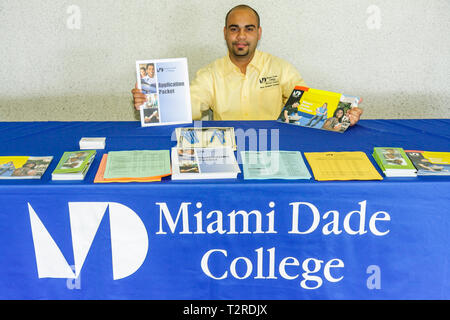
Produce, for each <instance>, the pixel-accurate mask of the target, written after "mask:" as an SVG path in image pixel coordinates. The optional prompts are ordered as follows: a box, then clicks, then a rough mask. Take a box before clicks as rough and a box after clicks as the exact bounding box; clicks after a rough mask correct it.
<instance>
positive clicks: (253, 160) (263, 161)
mask: <svg viewBox="0 0 450 320" xmlns="http://www.w3.org/2000/svg"><path fill="white" fill-rule="evenodd" d="M241 157H242V166H243V169H244V179H311V174H310V173H309V171H308V168H307V167H306V165H305V162H304V161H303V157H302V154H301V153H300V152H299V151H241Z"/></svg>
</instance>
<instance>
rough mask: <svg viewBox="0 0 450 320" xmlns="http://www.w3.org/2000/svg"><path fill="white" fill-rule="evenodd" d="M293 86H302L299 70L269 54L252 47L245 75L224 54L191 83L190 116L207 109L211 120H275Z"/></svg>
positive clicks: (198, 116) (200, 114)
mask: <svg viewBox="0 0 450 320" xmlns="http://www.w3.org/2000/svg"><path fill="white" fill-rule="evenodd" d="M296 85H301V86H306V84H305V82H304V81H303V78H302V77H301V75H300V73H299V72H298V71H297V70H296V69H295V67H294V66H292V65H291V64H290V63H288V62H286V61H284V60H282V59H280V58H277V57H275V56H273V55H271V54H268V53H265V52H261V51H259V50H256V51H255V55H254V56H253V59H252V61H251V62H250V63H249V65H248V66H247V70H246V74H243V73H242V72H241V71H240V70H239V68H238V67H237V66H236V65H235V64H233V63H232V62H231V60H230V58H229V56H228V55H226V56H225V57H223V58H220V59H217V60H216V61H214V62H212V63H211V64H209V65H207V66H206V67H204V68H202V69H200V70H199V71H198V72H197V74H196V77H195V79H194V80H193V81H192V82H191V84H190V89H191V105H192V117H193V119H194V120H198V119H201V116H202V112H204V111H206V110H208V109H211V110H212V111H213V115H214V120H275V119H277V118H278V116H279V114H280V112H281V109H282V108H283V106H284V104H285V102H286V100H287V99H288V98H289V96H290V94H291V93H292V90H293V89H294V87H295V86H296Z"/></svg>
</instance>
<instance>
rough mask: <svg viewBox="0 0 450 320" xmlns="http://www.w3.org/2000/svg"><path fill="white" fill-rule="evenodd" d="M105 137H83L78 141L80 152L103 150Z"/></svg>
mask: <svg viewBox="0 0 450 320" xmlns="http://www.w3.org/2000/svg"><path fill="white" fill-rule="evenodd" d="M105 140H106V138H105V137H92V138H88V137H84V138H81V140H80V149H81V150H86V149H87V150H92V149H105Z"/></svg>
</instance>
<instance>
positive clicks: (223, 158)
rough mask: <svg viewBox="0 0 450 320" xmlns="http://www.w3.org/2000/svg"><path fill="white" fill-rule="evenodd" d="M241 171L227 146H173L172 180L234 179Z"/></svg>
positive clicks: (232, 152)
mask: <svg viewBox="0 0 450 320" xmlns="http://www.w3.org/2000/svg"><path fill="white" fill-rule="evenodd" d="M239 172H241V170H240V168H239V165H238V163H237V161H236V157H235V156H234V151H233V150H232V149H231V148H229V147H227V148H189V149H182V148H181V149H180V148H172V180H189V179H234V178H236V177H237V174H238V173H239Z"/></svg>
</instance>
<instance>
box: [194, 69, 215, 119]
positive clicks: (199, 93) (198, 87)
mask: <svg viewBox="0 0 450 320" xmlns="http://www.w3.org/2000/svg"><path fill="white" fill-rule="evenodd" d="M190 92H191V108H192V119H193V120H200V119H201V118H202V114H203V112H205V111H207V110H208V109H212V108H213V107H214V80H213V77H212V75H211V73H210V72H209V71H208V70H207V69H206V68H203V69H200V70H199V71H198V72H197V74H196V76H195V79H194V80H193V81H192V82H191V84H190Z"/></svg>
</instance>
